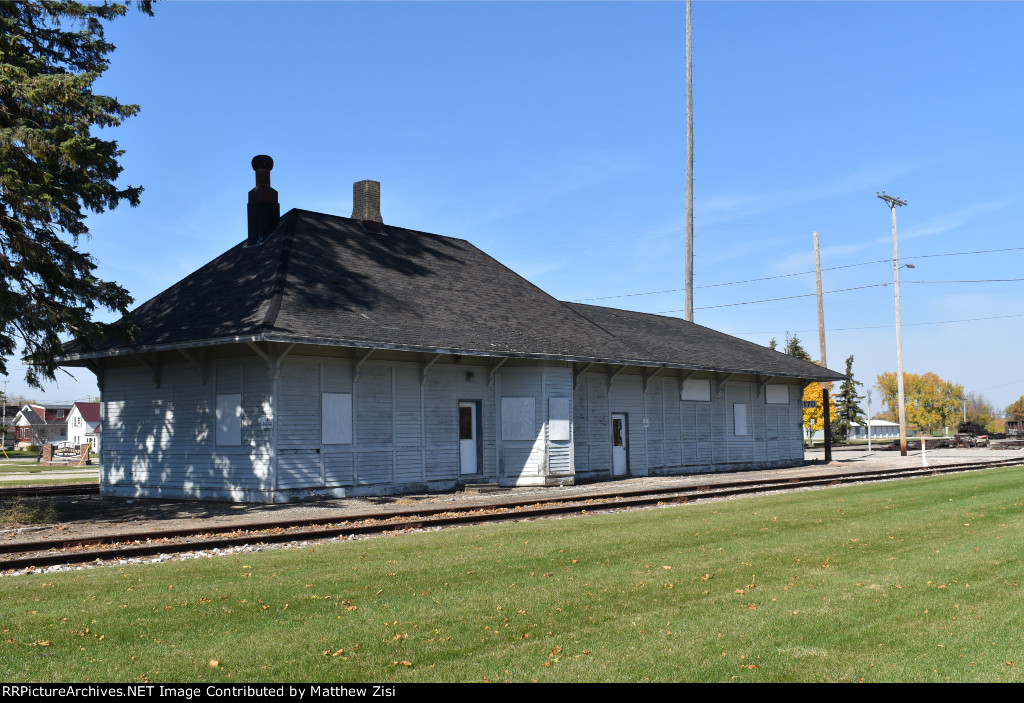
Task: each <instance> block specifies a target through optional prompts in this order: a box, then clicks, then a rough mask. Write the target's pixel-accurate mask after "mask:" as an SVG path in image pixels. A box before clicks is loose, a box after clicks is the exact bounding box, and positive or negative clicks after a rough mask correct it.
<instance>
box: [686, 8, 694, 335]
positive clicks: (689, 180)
mask: <svg viewBox="0 0 1024 703" xmlns="http://www.w3.org/2000/svg"><path fill="white" fill-rule="evenodd" d="M686 319H687V320H688V321H690V322H693V43H692V42H691V41H690V0H686Z"/></svg>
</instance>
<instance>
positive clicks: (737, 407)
mask: <svg viewBox="0 0 1024 703" xmlns="http://www.w3.org/2000/svg"><path fill="white" fill-rule="evenodd" d="M732 419H733V427H734V430H733V434H735V435H736V436H737V437H738V436H740V435H745V434H746V433H747V404H746V403H733V404H732Z"/></svg>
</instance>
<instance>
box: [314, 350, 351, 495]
mask: <svg viewBox="0 0 1024 703" xmlns="http://www.w3.org/2000/svg"><path fill="white" fill-rule="evenodd" d="M319 362H320V382H321V389H322V392H323V393H347V394H350V395H353V402H354V393H353V388H352V361H351V359H339V358H328V359H321V360H319ZM352 413H353V418H354V416H355V407H354V405H353V407H352ZM354 426H355V423H354V421H353V426H352V427H351V428H350V431H351V430H352V429H354ZM320 453H321V460H320V461H321V462H322V463H323V467H324V474H323V475H324V485H325V486H328V487H331V488H336V487H344V486H351V485H353V484H354V482H355V473H354V471H355V458H354V453H355V433H354V432H353V433H352V443H350V444H325V445H323V446H322V448H321V450H320Z"/></svg>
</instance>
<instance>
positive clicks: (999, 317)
mask: <svg viewBox="0 0 1024 703" xmlns="http://www.w3.org/2000/svg"><path fill="white" fill-rule="evenodd" d="M1010 317H1024V313H1020V314H1015V315H992V316H990V317H967V318H964V319H962V320H936V321H934V322H909V323H907V324H905V325H903V326H904V327H920V326H922V325H950V324H954V323H957V322H982V321H984V320H1005V319H1007V318H1010ZM893 327H895V325H870V326H867V327H833V328H830V329H829V331H830V332H851V331H859V330H889V329H892V328H893ZM815 331H816V330H793V332H794V334H796V333H801V334H810V333H811V332H815ZM727 334H731V335H733V336H739V335H743V334H747V335H750V334H772V332H728V333H727ZM982 390H985V389H982Z"/></svg>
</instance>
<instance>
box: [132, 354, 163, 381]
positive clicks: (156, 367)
mask: <svg viewBox="0 0 1024 703" xmlns="http://www.w3.org/2000/svg"><path fill="white" fill-rule="evenodd" d="M132 356H133V357H134V358H135V360H136V361H137V362H139V363H140V364H142V365H143V366H145V367H146V368H147V369H149V370H150V371H152V372H153V384H154V386H155V387H156V388H159V387H160V355H159V354H157V355H156V362H155V363H152V364H151V363H149V362H148V361H146V360H145V359H144V358H143V357H142V355H141V354H132Z"/></svg>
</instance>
